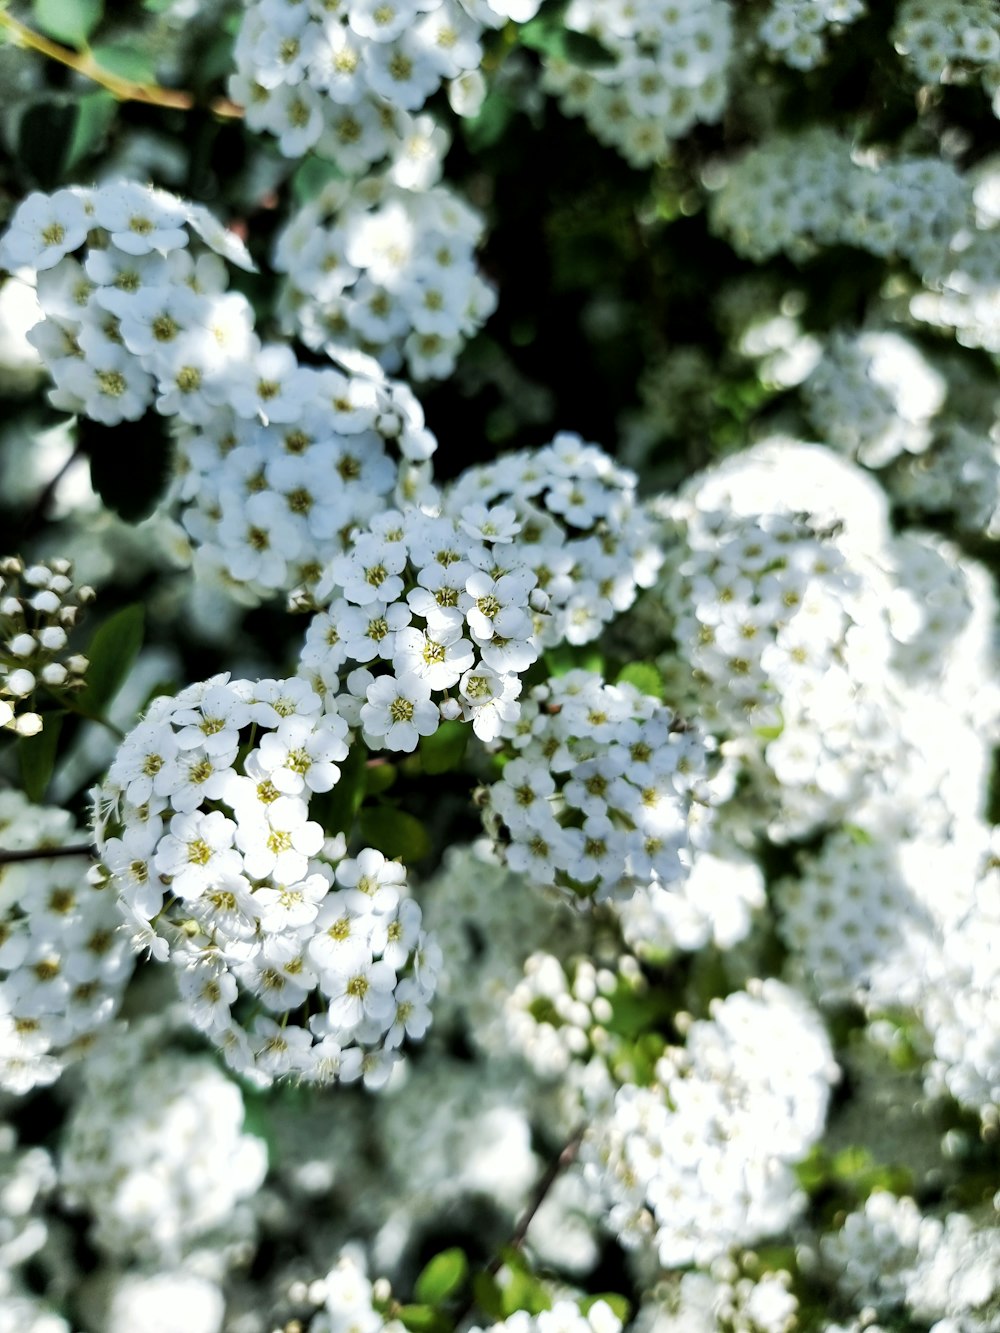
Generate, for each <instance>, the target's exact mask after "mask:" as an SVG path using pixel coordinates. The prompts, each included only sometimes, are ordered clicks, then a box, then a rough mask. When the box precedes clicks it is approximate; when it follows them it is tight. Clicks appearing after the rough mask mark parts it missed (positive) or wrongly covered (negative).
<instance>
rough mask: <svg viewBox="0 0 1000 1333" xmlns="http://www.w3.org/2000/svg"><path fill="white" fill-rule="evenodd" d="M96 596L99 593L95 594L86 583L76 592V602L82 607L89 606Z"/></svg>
mask: <svg viewBox="0 0 1000 1333" xmlns="http://www.w3.org/2000/svg"><path fill="white" fill-rule="evenodd" d="M96 596H97V593H96V592H94V590H93V588H92V587H91V586H90V584H89V583H84V584H83V586H82V587H80V588H77V590H76V600H77V601H78V602H79V603H80V605H81V606H89V605H90V603H91V602H92V601H93V600H94V598H95V597H96Z"/></svg>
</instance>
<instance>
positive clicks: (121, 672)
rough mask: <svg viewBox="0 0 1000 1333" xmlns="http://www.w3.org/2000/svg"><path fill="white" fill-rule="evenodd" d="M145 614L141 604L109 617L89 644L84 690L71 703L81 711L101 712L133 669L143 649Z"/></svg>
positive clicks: (137, 603) (125, 608) (123, 609)
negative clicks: (88, 663)
mask: <svg viewBox="0 0 1000 1333" xmlns="http://www.w3.org/2000/svg"><path fill="white" fill-rule="evenodd" d="M145 619H146V613H145V608H144V607H143V605H142V603H141V602H135V603H133V605H132V606H126V607H123V608H122V610H121V611H116V612H115V614H114V615H113V616H109V617H108V619H107V620H106V621H105V622H104V624H103V625H101V626H100V628H99V629H98V630H97V633H96V634H95V635H94V637H93V638H92V639H91V641H90V646H89V648H88V649H87V656H88V657H89V658H90V666H89V667H88V668H87V677H86V679H87V687H86V689H85V690H84V691H83V692H82V693H81V694H78V695H77V696H76V698H75V700H74V703H75V704H76V705H77V707H79V708H80V709H81V711H83V712H87V713H102V712H103V711H104V708H105V706H106V705H107V704H109V703H110V702H111V700H112V699H113V698H114V697H115V695H116V694H117V693H118V691H119V690H120V689H121V687H122V684H123V683H124V681H125V677H126V676H127V675H128V673H129V672H130V671H131V670H132V665H133V663H134V662H135V659H136V658H137V657H138V656H139V649H140V648H141V647H142V638H143V629H144V626H145Z"/></svg>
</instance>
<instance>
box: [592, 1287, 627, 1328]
mask: <svg viewBox="0 0 1000 1333" xmlns="http://www.w3.org/2000/svg"><path fill="white" fill-rule="evenodd" d="M598 1301H603V1302H604V1304H605V1305H609V1306H610V1307H611V1309H612V1310H613V1311H614V1313H615V1314H616V1315H617V1316H618V1318H619V1319H620V1320H621V1321H622V1323H623V1324H627V1323H628V1321H629V1320H630V1319H631V1318H632V1302H631V1301H630V1300H629V1299H628V1297H627V1296H623V1295H622V1294H621V1293H620V1292H617V1291H602V1292H600V1294H599V1295H597V1296H581V1297H580V1300H579V1306H580V1313H581V1314H589V1313H590V1311H591V1309H592V1308H593V1307H594V1306H595V1305H596V1304H597V1303H598Z"/></svg>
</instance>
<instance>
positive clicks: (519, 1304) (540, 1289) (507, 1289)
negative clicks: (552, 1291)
mask: <svg viewBox="0 0 1000 1333" xmlns="http://www.w3.org/2000/svg"><path fill="white" fill-rule="evenodd" d="M501 1304H502V1309H503V1314H504V1318H505V1319H506V1318H508V1317H509V1316H510V1315H512V1314H513V1313H514V1311H515V1310H527V1311H528V1313H529V1314H541V1312H542V1311H543V1310H551V1309H552V1297H551V1296H550V1295H549V1293H548V1292H547V1291H546V1289H545V1287H544V1286H543V1284H542V1282H541V1281H540V1280H539V1279H538V1278H537V1277H535V1275H534V1273H529V1272H527V1271H526V1270H525V1269H523V1268H512V1269H511V1270H510V1277H509V1279H508V1280H507V1281H506V1282H505V1283H504V1284H503V1287H502V1288H501Z"/></svg>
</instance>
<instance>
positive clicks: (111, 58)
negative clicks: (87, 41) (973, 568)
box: [91, 42, 156, 83]
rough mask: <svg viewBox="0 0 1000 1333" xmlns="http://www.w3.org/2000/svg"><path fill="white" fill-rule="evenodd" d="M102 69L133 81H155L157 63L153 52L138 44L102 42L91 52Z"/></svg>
mask: <svg viewBox="0 0 1000 1333" xmlns="http://www.w3.org/2000/svg"><path fill="white" fill-rule="evenodd" d="M91 54H92V55H93V57H94V59H95V60H96V61H97V63H98V64H99V65H100V67H101V69H106V70H107V71H108V72H109V73H111V74H117V75H118V77H119V78H120V79H128V80H129V81H130V82H132V83H155V82H156V65H155V64H154V63H153V57H152V54H151V53H150V52H149V51H144V50H143V49H142V47H140V46H136V45H131V44H130V45H125V43H119V42H102V43H101V44H100V45H99V46H95V47H94V48H93V50H92V52H91Z"/></svg>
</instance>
